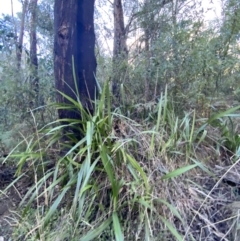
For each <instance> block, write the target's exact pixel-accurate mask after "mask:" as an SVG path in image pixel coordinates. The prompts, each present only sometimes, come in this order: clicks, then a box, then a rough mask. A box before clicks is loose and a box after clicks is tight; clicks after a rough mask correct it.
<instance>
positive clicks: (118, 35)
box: [112, 0, 128, 98]
mask: <svg viewBox="0 0 240 241" xmlns="http://www.w3.org/2000/svg"><path fill="white" fill-rule="evenodd" d="M113 15H114V45H113V78H112V92H113V95H114V96H115V97H117V98H119V97H120V84H121V82H122V81H123V78H124V76H125V75H126V70H127V68H126V65H127V63H125V62H126V61H127V57H128V50H127V44H126V31H125V25H124V16H123V7H122V0H114V3H113Z"/></svg>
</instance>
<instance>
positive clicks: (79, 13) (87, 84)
mask: <svg viewBox="0 0 240 241" xmlns="http://www.w3.org/2000/svg"><path fill="white" fill-rule="evenodd" d="M93 14H94V0H71V1H66V0H55V9H54V31H55V38H54V73H55V85H56V89H57V90H58V91H60V92H62V93H64V94H66V95H68V96H69V97H71V98H72V99H74V100H77V95H78V93H79V98H80V101H81V103H82V105H83V107H84V108H86V109H87V110H88V111H90V112H93V103H92V100H94V99H95V97H96V94H97V84H96V80H95V73H96V66H97V63H96V57H95V53H94V47H95V33H94V21H93ZM74 68H75V76H76V81H75V80H74V74H73V69H74ZM75 82H76V83H75ZM76 88H77V89H76ZM57 102H59V103H69V101H68V100H67V99H66V98H64V97H63V96H62V95H61V94H60V93H57ZM58 114H59V118H60V119H63V118H71V119H72V118H73V119H80V118H81V116H80V113H79V112H76V111H74V110H71V111H70V110H59V112H58Z"/></svg>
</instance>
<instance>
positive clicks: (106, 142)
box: [15, 85, 236, 241]
mask: <svg viewBox="0 0 240 241" xmlns="http://www.w3.org/2000/svg"><path fill="white" fill-rule="evenodd" d="M63 95H64V94H63ZM64 97H65V98H66V99H68V101H69V104H67V105H66V104H64V105H58V106H57V108H63V109H69V110H74V111H78V112H79V113H80V116H81V120H80V119H74V120H73V119H64V120H57V121H56V122H53V123H50V124H49V125H47V126H46V127H45V128H43V129H42V130H40V131H39V132H37V133H36V135H37V137H34V138H32V139H28V140H25V141H26V142H27V149H26V151H25V152H22V153H20V154H17V155H15V157H16V158H17V159H18V166H19V172H20V171H21V169H22V168H23V167H24V166H28V170H31V172H32V180H33V182H32V185H31V187H30V188H29V190H28V191H27V193H26V194H25V196H24V198H23V200H22V202H21V205H22V207H24V211H23V213H22V214H23V216H22V222H20V221H18V222H17V223H18V225H19V227H18V229H17V230H18V232H16V233H15V235H16V238H19V236H18V234H19V230H21V232H20V233H21V235H23V232H24V233H25V237H26V240H32V239H34V238H37V239H40V240H64V238H66V239H68V240H81V241H86V240H99V241H100V240H114V239H115V240H117V241H120V240H129V241H130V240H139V239H140V240H144V239H145V240H150V239H153V240H165V239H166V240H167V239H168V240H169V238H170V239H172V240H184V239H185V238H186V237H187V236H188V235H191V232H190V229H189V228H190V226H189V225H190V223H191V220H189V217H190V218H192V222H194V220H195V217H194V216H191V213H189V214H188V215H190V216H189V217H188V216H186V213H188V212H189V210H192V208H194V207H192V206H191V203H192V202H190V201H189V203H185V204H184V205H183V204H182V203H181V202H180V200H187V197H188V195H189V194H188V192H186V191H183V190H185V186H186V181H185V179H186V174H187V173H188V171H190V173H191V172H192V173H193V176H194V175H195V174H194V173H196V172H201V173H205V175H207V176H208V175H209V174H210V175H212V173H211V172H210V171H208V169H207V167H206V166H205V165H204V163H203V162H201V161H199V160H198V153H199V152H203V150H204V149H203V148H204V147H202V146H201V145H202V143H203V141H204V140H205V139H206V136H207V135H208V133H207V130H206V127H207V126H208V125H209V124H211V123H212V121H213V120H214V119H217V118H218V117H223V116H225V115H228V114H231V113H232V112H233V111H235V110H236V109H232V110H230V111H228V112H227V113H223V114H222V115H221V116H219V115H218V116H215V117H212V119H209V120H204V121H201V124H200V125H199V123H198V122H199V120H196V117H195V116H196V115H195V112H194V111H193V112H192V113H186V114H185V116H184V117H183V118H181V119H180V118H178V117H177V116H176V115H175V112H174V108H173V106H172V104H171V102H170V101H169V100H168V97H167V90H166V91H165V94H164V95H163V94H162V96H161V97H160V99H159V101H158V103H156V106H155V109H154V110H153V112H152V113H149V118H150V119H151V120H150V121H149V118H147V119H143V120H142V123H136V122H135V121H134V120H131V119H129V118H128V117H125V116H124V115H123V114H121V112H120V111H121V110H120V109H118V110H117V112H114V111H112V110H111V96H110V92H109V87H108V85H106V86H105V87H104V89H103V91H102V93H101V97H100V99H99V100H97V101H95V108H94V113H93V114H90V113H89V112H88V111H87V110H86V109H84V108H83V106H82V105H81V102H80V98H79V97H78V96H77V100H73V99H72V98H70V97H68V96H65V95H64ZM132 108H134V107H132ZM62 123H64V124H62ZM199 126H200V127H199ZM66 127H67V128H66ZM66 129H69V130H70V131H69V133H68V132H66ZM63 130H65V134H66V135H67V140H68V143H65V144H66V145H67V149H66V146H65V147H64V150H65V152H64V154H62V153H63V152H61V148H62V143H61V139H62V137H61V135H62V133H63ZM74 130H76V132H77V133H82V135H83V137H82V138H81V139H78V138H76V136H75V135H74ZM66 150H67V151H66ZM199 150H200V151H199ZM195 169H198V171H195ZM28 173H29V171H28ZM194 177H195V176H194ZM179 197H181V198H180V199H179ZM204 204H205V202H204V203H202V206H201V207H203V206H204ZM34 207H35V208H36V210H34ZM166 210H168V211H166ZM198 211H200V209H199V210H198ZM28 218H30V219H31V220H32V222H33V223H34V225H33V226H32V225H24V223H25V224H26V222H27V220H28ZM180 227H181V228H180ZM183 235H185V236H184V237H183ZM191 237H192V236H191Z"/></svg>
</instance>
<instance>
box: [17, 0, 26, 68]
mask: <svg viewBox="0 0 240 241" xmlns="http://www.w3.org/2000/svg"><path fill="white" fill-rule="evenodd" d="M27 8H28V0H25V1H24V2H23V4H22V17H21V26H20V33H19V40H18V43H17V68H18V70H19V69H20V67H21V59H22V46H23V36H24V28H25V17H26V13H27Z"/></svg>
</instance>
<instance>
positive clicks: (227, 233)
mask: <svg viewBox="0 0 240 241" xmlns="http://www.w3.org/2000/svg"><path fill="white" fill-rule="evenodd" d="M204 149H205V150H204V152H205V153H204V154H203V153H202V151H203V149H202V150H201V155H202V154H203V156H204V157H203V158H204V159H205V158H206V157H211V156H215V157H216V153H215V151H214V149H213V148H212V147H206V146H205V147H204ZM205 164H206V163H205ZM208 164H209V165H208V169H209V170H210V171H211V172H212V174H214V175H212V176H211V175H208V174H207V173H204V172H202V173H195V172H189V173H188V174H184V179H186V180H188V181H187V182H188V183H189V185H186V182H185V188H183V189H182V190H181V192H182V194H183V195H182V197H188V199H185V198H183V199H181V197H179V201H178V207H176V208H177V209H182V208H183V209H184V208H186V207H187V208H189V207H190V209H189V212H188V213H186V217H184V219H185V220H186V221H187V222H188V223H189V233H190V234H191V235H192V236H193V237H195V240H199V241H200V240H201V241H207V240H209V241H211V240H213V241H220V240H225V241H230V240H235V241H237V240H238V238H237V237H240V236H239V235H240V234H239V230H238V227H237V224H238V218H239V211H240V161H237V162H235V163H232V161H231V158H230V156H229V153H228V152H227V151H225V150H224V149H222V150H221V153H220V155H219V157H218V158H217V159H215V161H214V163H213V162H208ZM13 170H15V168H13V167H9V166H2V167H1V173H10V174H8V175H7V176H6V175H5V176H4V175H0V177H1V180H0V184H1V186H0V192H1V193H2V195H1V197H0V240H1V241H10V240H14V239H12V232H13V230H14V228H16V227H17V225H18V221H19V220H20V219H21V218H20V217H19V216H18V215H19V214H17V212H16V211H17V210H18V206H19V203H20V202H21V200H22V199H23V196H24V195H25V194H26V192H27V191H28V189H29V186H31V185H32V184H33V182H31V181H30V180H29V178H26V176H27V173H26V175H25V177H23V178H21V179H19V180H18V181H16V183H15V184H11V186H9V187H8V189H7V190H5V191H4V189H5V188H6V187H7V186H8V185H9V181H10V180H11V178H13V176H11V175H12V172H13ZM9 175H10V176H9ZM11 181H12V180H11ZM200 187H201V188H200ZM169 188H170V189H171V188H172V187H171V186H169ZM3 191H4V192H3ZM173 198H175V197H173ZM181 206H185V207H181ZM176 222H177V220H176ZM175 225H176V227H177V226H178V224H177V223H175ZM179 230H180V231H181V225H180V226H179ZM183 235H184V233H183ZM230 237H231V238H230ZM1 238H2V239H1ZM21 240H28V239H25V238H24V237H22V239H21ZM156 240H157V239H156ZM186 240H188V239H186Z"/></svg>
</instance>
